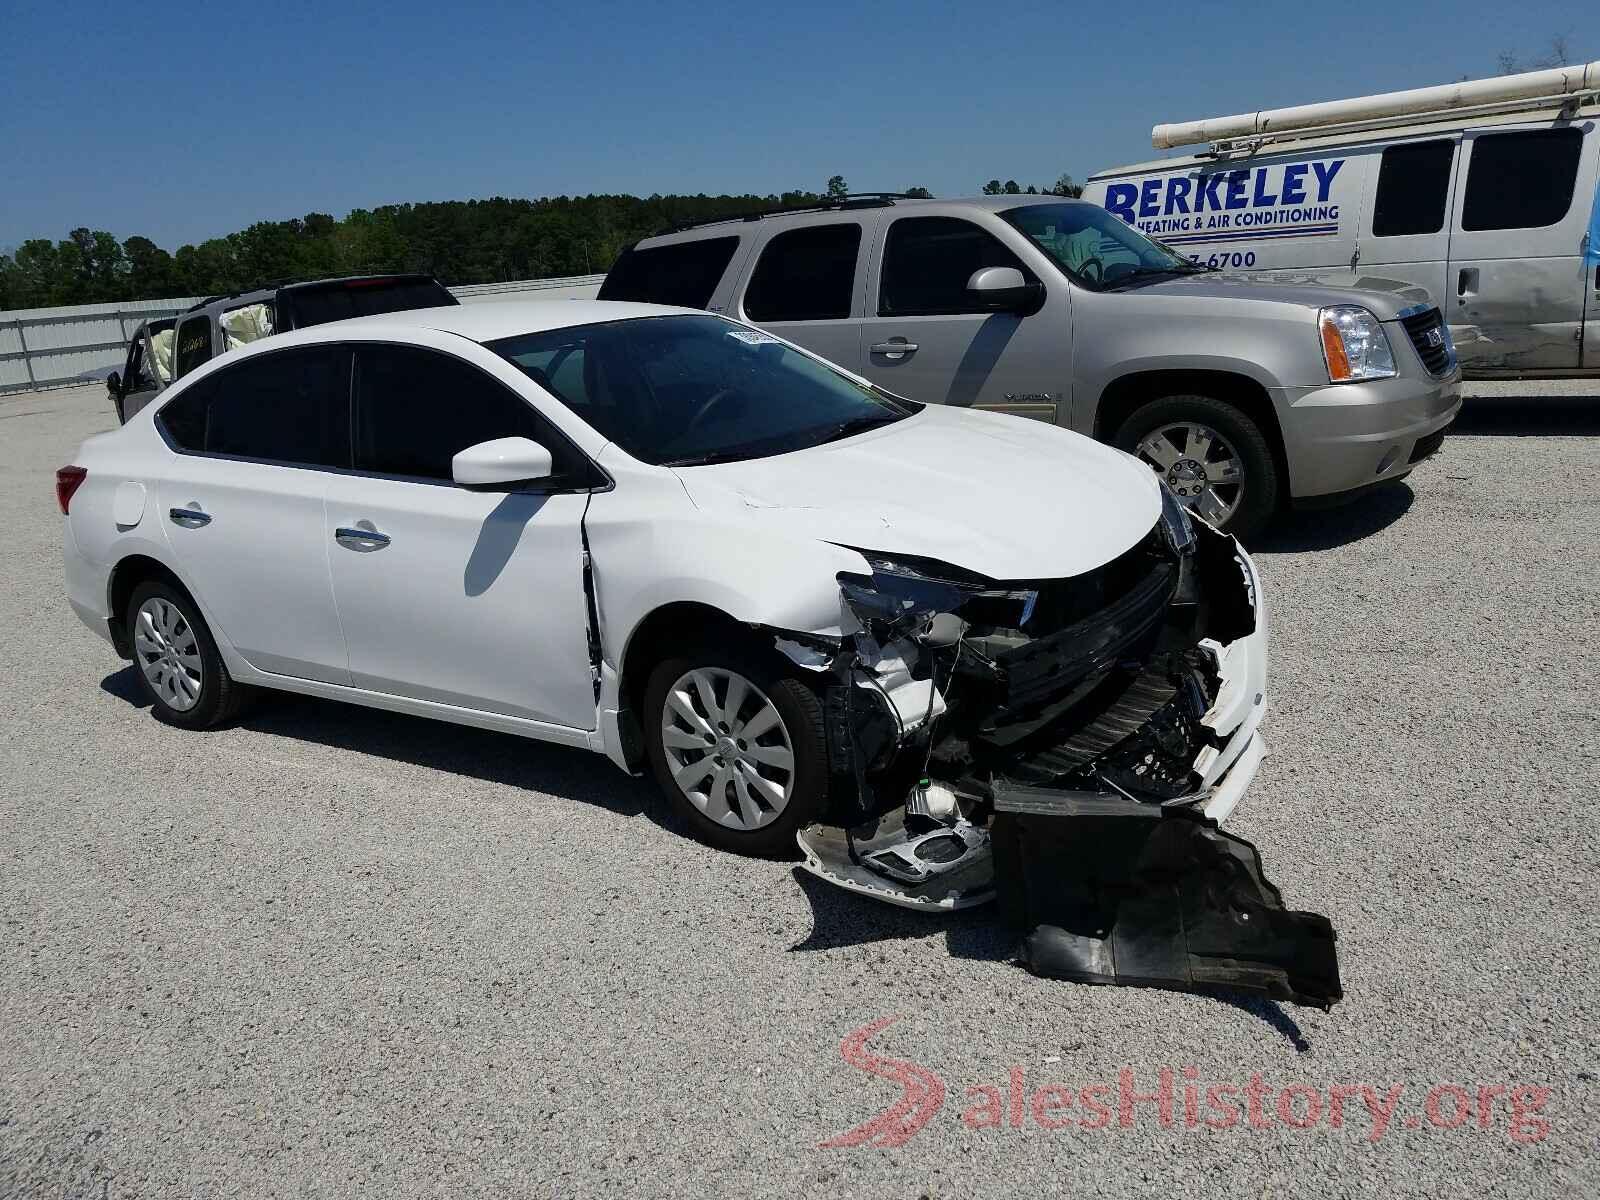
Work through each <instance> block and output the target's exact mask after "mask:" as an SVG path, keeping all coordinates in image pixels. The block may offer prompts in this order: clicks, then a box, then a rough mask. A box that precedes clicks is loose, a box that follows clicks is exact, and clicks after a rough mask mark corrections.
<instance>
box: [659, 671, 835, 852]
mask: <svg viewBox="0 0 1600 1200" xmlns="http://www.w3.org/2000/svg"><path fill="white" fill-rule="evenodd" d="M644 728H645V739H646V743H647V747H648V751H649V756H650V765H651V768H652V770H653V771H654V772H655V776H656V781H657V782H658V783H659V784H660V785H661V788H662V790H663V791H664V792H665V793H666V795H667V798H668V799H669V800H670V801H671V802H672V804H673V807H674V808H676V809H677V811H678V812H679V813H680V814H681V815H682V817H683V818H684V820H685V821H686V822H687V823H688V824H689V826H690V827H691V828H692V829H693V830H694V831H695V833H696V835H697V836H699V837H700V838H701V839H702V840H703V841H706V842H709V843H711V844H712V845H714V846H717V847H719V848H721V849H724V850H732V851H735V852H737V853H740V854H758V855H774V854H785V853H790V852H792V851H793V850H794V846H795V841H794V835H795V831H796V830H798V829H800V828H801V827H802V826H804V825H807V824H810V823H811V822H812V821H814V820H816V819H817V817H818V816H819V815H820V814H821V812H822V809H823V806H824V804H825V803H826V800H827V794H828V757H827V744H826V742H825V740H824V734H823V722H822V705H821V704H820V703H819V702H818V699H817V697H816V695H815V693H814V692H812V690H811V689H810V688H808V687H806V686H805V684H804V683H802V682H800V681H799V680H797V679H793V678H790V677H788V676H786V675H784V674H783V673H782V672H781V670H779V669H776V668H774V667H772V666H768V665H767V664H764V663H762V662H761V661H760V660H759V659H758V658H756V657H754V656H750V657H746V656H744V655H739V654H735V653H730V652H728V651H726V650H712V649H706V650H703V651H698V652H695V653H692V654H690V655H686V656H683V657H678V658H673V659H670V660H668V661H666V662H662V663H660V664H658V665H657V666H656V668H655V670H654V671H653V672H652V673H651V676H650V681H649V684H648V685H647V686H646V688H645V713H644Z"/></svg>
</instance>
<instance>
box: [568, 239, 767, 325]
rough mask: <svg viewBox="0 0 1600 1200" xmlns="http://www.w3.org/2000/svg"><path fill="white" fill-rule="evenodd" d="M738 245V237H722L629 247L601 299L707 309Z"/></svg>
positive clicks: (610, 276)
mask: <svg viewBox="0 0 1600 1200" xmlns="http://www.w3.org/2000/svg"><path fill="white" fill-rule="evenodd" d="M738 248H739V239H738V238H737V237H720V238H705V239H703V240H701V241H696V242H678V243H677V244H676V245H671V246H652V247H650V248H649V249H647V250H640V249H637V248H636V249H633V250H628V251H626V252H624V253H623V255H622V257H621V258H619V259H617V261H616V263H615V264H614V265H613V266H612V268H611V272H610V274H608V275H607V276H606V279H605V282H604V283H602V284H601V285H600V295H599V299H601V300H633V301H636V302H638V303H640V304H676V305H678V306H680V307H682V308H704V307H705V306H706V305H708V304H710V303H711V297H712V296H713V295H714V294H715V293H716V290H717V282H718V280H720V279H721V278H722V273H723V272H724V271H726V270H727V269H728V264H729V263H730V262H732V261H733V252H734V251H735V250H737V249H738Z"/></svg>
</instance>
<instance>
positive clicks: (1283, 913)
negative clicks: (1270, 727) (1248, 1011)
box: [990, 785, 1344, 1010]
mask: <svg viewBox="0 0 1600 1200" xmlns="http://www.w3.org/2000/svg"><path fill="white" fill-rule="evenodd" d="M1008 791H1009V792H1011V793H1012V795H1013V797H1014V798H1015V800H1016V801H1017V803H1018V804H1019V805H1021V806H1022V807H1026V808H1029V809H1032V810H1033V811H1026V812H1023V811H1006V805H1007V799H1006V795H1005V793H1006V792H1008ZM1053 796H1059V797H1063V798H1066V797H1067V796H1068V794H1067V793H1052V792H1048V791H1045V790H1044V789H1031V788H1014V787H1013V788H1008V787H1007V786H1006V785H1001V786H1000V787H998V788H997V795H996V807H997V809H999V810H1000V811H997V812H996V813H995V817H994V824H993V826H992V827H991V829H990V833H991V837H992V841H993V850H994V868H995V883H996V888H997V892H998V899H999V903H1000V915H1001V916H1002V918H1003V919H1005V920H1006V921H1007V922H1008V923H1009V924H1010V925H1012V926H1013V927H1014V928H1017V929H1018V930H1020V931H1021V932H1022V947H1021V953H1020V957H1021V961H1022V964H1023V965H1024V966H1026V967H1027V968H1028V969H1029V970H1030V971H1032V972H1033V973H1034V974H1036V975H1042V976H1045V977H1047V978H1051V979H1065V980H1069V981H1072V982H1076V983H1108V984H1125V985H1135V986H1145V987H1160V988H1171V989H1174V990H1178V991H1195V990H1200V989H1204V988H1214V987H1229V988H1239V989H1243V990H1246V991H1252V992H1258V993H1260V994H1263V995H1266V996H1270V997H1272V998H1273V999H1276V1000H1288V1001H1292V1002H1294V1003H1296V1004H1305V1005H1309V1006H1311V1007H1315V1008H1321V1009H1324V1010H1326V1009H1329V1008H1331V1007H1332V1006H1333V1005H1334V1004H1335V1003H1336V1002H1338V1001H1339V1000H1340V999H1342V998H1343V996H1344V992H1343V990H1342V988H1341V985H1340V981H1339V961H1338V955H1337V952H1336V949H1335V943H1336V940H1337V935H1336V934H1335V933H1334V930H1333V926H1332V924H1331V923H1330V922H1329V921H1328V919H1327V918H1326V917H1323V916H1321V915H1319V914H1317V913H1310V912H1292V911H1289V910H1287V909H1285V908H1284V906H1283V898H1282V896H1281V895H1280V894H1279V892H1278V889H1277V888H1276V887H1274V886H1273V885H1272V884H1271V883H1270V882H1269V881H1268V880H1267V878H1266V876H1265V875H1264V874H1263V872H1262V867H1261V855H1260V854H1259V853H1258V852H1257V850H1256V848H1255V847H1254V846H1253V845H1251V844H1250V843H1249V842H1247V841H1245V840H1244V839H1242V838H1238V837H1234V836H1233V835H1232V834H1228V833H1224V832H1222V831H1221V830H1220V829H1218V828H1217V826H1216V824H1215V822H1212V821H1210V820H1208V819H1206V818H1205V817H1204V816H1201V815H1200V814H1199V813H1196V812H1194V811H1192V810H1189V809H1182V808H1174V809H1163V808H1159V807H1156V806H1150V805H1142V804H1135V803H1133V802H1131V801H1130V802H1128V803H1127V804H1126V805H1117V804H1116V803H1115V802H1112V803H1111V804H1110V805H1108V806H1107V807H1109V808H1110V809H1111V810H1112V811H1111V814H1109V815H1108V814H1107V813H1105V812H1103V811H1102V812H1098V813H1089V812H1082V811H1079V812H1076V813H1075V814H1074V815H1066V813H1065V810H1064V811H1063V813H1062V815H1055V814H1053V813H1052V814H1049V815H1046V813H1044V812H1041V811H1039V809H1041V808H1044V809H1048V808H1049V807H1050V805H1049V803H1048V801H1049V800H1050V798H1051V797H1053ZM1068 807H1071V806H1068Z"/></svg>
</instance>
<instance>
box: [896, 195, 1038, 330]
mask: <svg viewBox="0 0 1600 1200" xmlns="http://www.w3.org/2000/svg"><path fill="white" fill-rule="evenodd" d="M984 267H1015V268H1017V270H1019V271H1021V272H1022V275H1023V278H1024V279H1027V280H1029V281H1030V282H1031V281H1032V280H1033V278H1034V275H1033V272H1031V271H1029V270H1028V268H1027V267H1025V266H1024V265H1023V263H1022V260H1021V259H1019V258H1018V257H1017V256H1016V255H1015V254H1013V253H1012V252H1011V251H1010V250H1008V249H1006V247H1005V246H1004V245H1003V244H1002V243H1001V242H1000V240H999V239H998V238H996V237H995V236H994V235H993V234H991V233H989V232H988V231H987V230H984V229H980V228H979V227H978V226H976V225H974V224H973V223H972V222H971V221H963V220H961V219H960V218H958V217H902V218H901V219H900V220H898V221H895V222H894V223H893V224H891V225H890V226H889V237H888V240H887V241H886V242H885V244H884V249H883V279H882V282H881V283H880V285H879V288H878V314H879V315H880V316H885V317H891V316H926V315H933V314H940V313H981V312H983V311H984V310H983V309H981V308H978V307H975V306H974V305H973V303H972V301H971V299H970V298H969V297H968V296H967V280H969V279H971V278H972V273H973V272H974V271H978V270H981V269H983V268H984Z"/></svg>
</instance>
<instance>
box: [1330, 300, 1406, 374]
mask: <svg viewBox="0 0 1600 1200" xmlns="http://www.w3.org/2000/svg"><path fill="white" fill-rule="evenodd" d="M1317 325H1318V328H1319V329H1320V331H1321V333H1322V357H1323V359H1324V360H1325V361H1326V362H1327V364H1328V382H1330V383H1349V382H1351V381H1352V380H1357V379H1388V378H1389V377H1390V376H1392V375H1393V374H1395V369H1394V351H1393V349H1391V348H1390V346H1389V335H1388V334H1386V333H1384V331H1383V323H1382V322H1381V321H1379V320H1378V318H1377V317H1375V316H1373V315H1372V314H1371V313H1370V312H1368V311H1367V310H1366V309H1364V308H1362V307H1361V306H1360V305H1359V304H1336V305H1334V306H1333V307H1331V308H1325V309H1323V310H1322V311H1321V312H1320V313H1318V314H1317Z"/></svg>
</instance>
